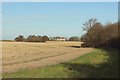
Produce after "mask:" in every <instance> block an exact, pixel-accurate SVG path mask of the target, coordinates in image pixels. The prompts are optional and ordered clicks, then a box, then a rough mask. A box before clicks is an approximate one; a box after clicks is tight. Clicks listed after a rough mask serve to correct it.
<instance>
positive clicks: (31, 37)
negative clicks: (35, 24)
mask: <svg viewBox="0 0 120 80" xmlns="http://www.w3.org/2000/svg"><path fill="white" fill-rule="evenodd" d="M48 40H49V38H48V36H35V35H29V36H28V37H27V38H24V36H22V35H19V36H18V37H16V38H15V41H17V42H46V41H48Z"/></svg>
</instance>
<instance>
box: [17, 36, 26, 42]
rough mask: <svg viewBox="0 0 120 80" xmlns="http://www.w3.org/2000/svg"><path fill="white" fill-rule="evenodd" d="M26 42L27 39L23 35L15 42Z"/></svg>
mask: <svg viewBox="0 0 120 80" xmlns="http://www.w3.org/2000/svg"><path fill="white" fill-rule="evenodd" d="M25 40H26V39H25V38H24V36H22V35H19V36H18V37H16V38H15V41H18V42H24V41H25Z"/></svg>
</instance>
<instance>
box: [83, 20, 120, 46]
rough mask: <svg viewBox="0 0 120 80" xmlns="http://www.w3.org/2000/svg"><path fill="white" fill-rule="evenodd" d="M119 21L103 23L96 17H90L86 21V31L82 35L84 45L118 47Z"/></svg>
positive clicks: (119, 37) (119, 38)
mask: <svg viewBox="0 0 120 80" xmlns="http://www.w3.org/2000/svg"><path fill="white" fill-rule="evenodd" d="M118 24H119V23H118V22H116V23H108V24H105V25H102V24H101V23H100V22H98V21H97V20H96V19H89V20H88V21H87V22H86V23H84V24H83V25H84V28H83V30H85V31H86V33H85V34H84V35H83V36H82V37H81V41H83V42H84V44H83V45H82V46H84V47H112V48H117V47H118V43H119V40H120V36H118V34H119V33H118V29H119V28H118Z"/></svg>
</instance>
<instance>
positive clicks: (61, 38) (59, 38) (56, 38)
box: [50, 37, 66, 41]
mask: <svg viewBox="0 0 120 80" xmlns="http://www.w3.org/2000/svg"><path fill="white" fill-rule="evenodd" d="M50 40H51V41H66V38H65V37H50Z"/></svg>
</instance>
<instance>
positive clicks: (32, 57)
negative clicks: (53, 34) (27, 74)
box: [3, 42, 94, 72]
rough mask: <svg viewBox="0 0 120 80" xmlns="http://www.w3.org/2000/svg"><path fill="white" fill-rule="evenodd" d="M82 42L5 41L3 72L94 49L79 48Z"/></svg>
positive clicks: (61, 60)
mask: <svg viewBox="0 0 120 80" xmlns="http://www.w3.org/2000/svg"><path fill="white" fill-rule="evenodd" d="M80 44H81V43H80V42H47V43H26V42H25V43H24V42H3V72H15V71H18V70H24V69H32V68H38V67H44V66H48V65H53V64H58V63H62V62H65V61H69V60H71V59H74V58H77V57H79V56H81V55H84V54H86V53H89V52H91V51H93V50H94V49H93V48H78V47H79V46H78V45H80Z"/></svg>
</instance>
